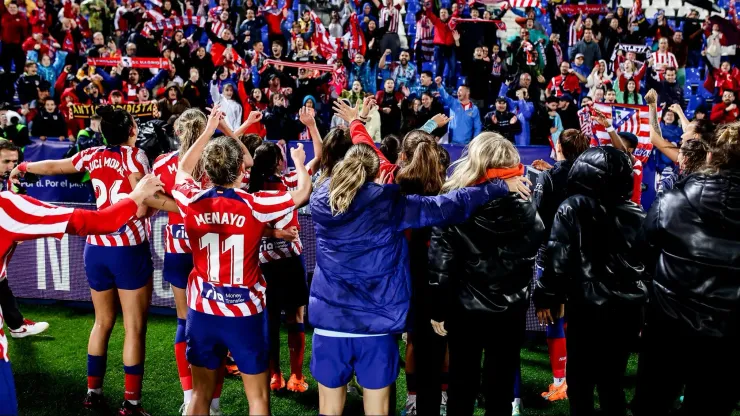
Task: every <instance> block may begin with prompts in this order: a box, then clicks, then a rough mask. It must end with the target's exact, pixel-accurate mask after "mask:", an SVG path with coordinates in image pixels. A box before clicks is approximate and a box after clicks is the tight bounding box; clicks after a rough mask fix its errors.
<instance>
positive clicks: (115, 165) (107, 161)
mask: <svg viewBox="0 0 740 416" xmlns="http://www.w3.org/2000/svg"><path fill="white" fill-rule="evenodd" d="M102 167H107V168H111V169H115V170H116V172H118V174H119V175H121V176H122V177H126V176H128V175H126V174H125V173H124V172H123V166H122V165H121V162H119V161H118V160H116V159H114V158H111V157H105V158H103V160H102V161H101V160H100V159H93V160H91V161H90V164H89V165H88V168H87V170H88V171H89V172H92V171H94V170H95V169H98V168H102Z"/></svg>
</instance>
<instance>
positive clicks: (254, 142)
mask: <svg viewBox="0 0 740 416" xmlns="http://www.w3.org/2000/svg"><path fill="white" fill-rule="evenodd" d="M239 140H241V142H242V144H243V145H244V147H246V148H247V151H248V152H249V154H250V155H252V156H254V152H255V151H256V150H257V148H258V147H259V146H260V145H261V144H262V142H263V141H264V140H263V139H262V137H260V135H259V134H254V133H250V134H243V135H241V136H240V137H239Z"/></svg>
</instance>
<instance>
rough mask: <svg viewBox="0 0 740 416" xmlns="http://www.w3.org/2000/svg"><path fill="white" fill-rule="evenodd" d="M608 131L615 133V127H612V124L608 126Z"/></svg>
mask: <svg viewBox="0 0 740 416" xmlns="http://www.w3.org/2000/svg"><path fill="white" fill-rule="evenodd" d="M606 132H607V133H614V127H612V126H609V127H607V128H606Z"/></svg>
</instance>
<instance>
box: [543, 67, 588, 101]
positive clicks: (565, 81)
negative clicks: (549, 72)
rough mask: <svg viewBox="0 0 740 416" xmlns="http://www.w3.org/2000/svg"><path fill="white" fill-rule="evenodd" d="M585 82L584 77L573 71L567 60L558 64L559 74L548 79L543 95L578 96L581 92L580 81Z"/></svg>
mask: <svg viewBox="0 0 740 416" xmlns="http://www.w3.org/2000/svg"><path fill="white" fill-rule="evenodd" d="M582 82H583V83H585V82H586V78H584V77H583V75H581V74H579V73H578V72H576V71H574V70H573V69H572V68H571V67H570V64H569V63H568V62H563V63H561V64H560V75H558V76H556V77H555V78H553V79H551V80H550V83H549V84H547V88H546V89H545V96H547V97H552V96H554V97H560V96H562V95H564V94H570V95H571V96H578V95H579V94H580V93H581V83H582Z"/></svg>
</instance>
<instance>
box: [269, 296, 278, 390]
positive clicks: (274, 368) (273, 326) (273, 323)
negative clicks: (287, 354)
mask: <svg viewBox="0 0 740 416" xmlns="http://www.w3.org/2000/svg"><path fill="white" fill-rule="evenodd" d="M268 334H269V337H270V351H269V356H270V376H272V375H274V374H280V373H281V372H280V313H279V312H278V313H274V312H271V311H270V310H269V308H268Z"/></svg>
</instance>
